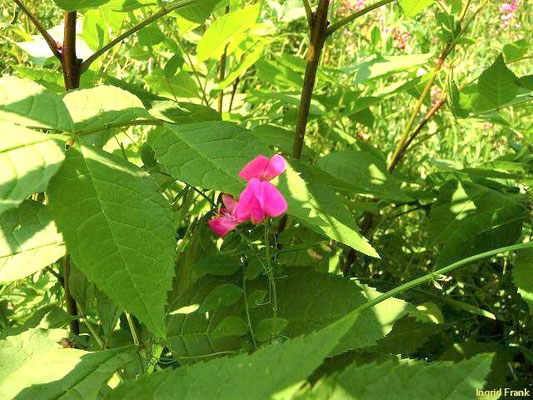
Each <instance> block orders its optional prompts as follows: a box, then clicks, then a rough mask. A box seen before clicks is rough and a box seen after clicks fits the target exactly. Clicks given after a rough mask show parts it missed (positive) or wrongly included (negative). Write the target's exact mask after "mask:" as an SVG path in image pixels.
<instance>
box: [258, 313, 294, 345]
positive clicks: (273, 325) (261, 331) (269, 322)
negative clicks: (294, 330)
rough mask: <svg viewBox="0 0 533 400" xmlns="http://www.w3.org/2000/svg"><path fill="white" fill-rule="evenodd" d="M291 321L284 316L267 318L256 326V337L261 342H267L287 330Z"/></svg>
mask: <svg viewBox="0 0 533 400" xmlns="http://www.w3.org/2000/svg"><path fill="white" fill-rule="evenodd" d="M288 324H289V321H287V320H286V319H283V318H265V319H262V320H260V321H259V323H258V324H257V327H256V328H254V333H255V337H256V339H257V340H259V341H260V342H266V341H268V340H271V339H272V338H274V337H277V336H279V334H280V333H281V332H283V331H284V330H285V328H286V327H287V325H288Z"/></svg>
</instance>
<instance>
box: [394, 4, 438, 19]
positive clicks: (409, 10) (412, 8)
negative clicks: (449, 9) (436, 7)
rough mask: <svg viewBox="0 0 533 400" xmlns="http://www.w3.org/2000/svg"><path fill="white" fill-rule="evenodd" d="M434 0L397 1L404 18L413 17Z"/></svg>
mask: <svg viewBox="0 0 533 400" xmlns="http://www.w3.org/2000/svg"><path fill="white" fill-rule="evenodd" d="M434 1H435V0H398V3H399V4H400V7H402V10H403V12H404V14H405V16H406V17H414V16H415V15H416V14H418V13H419V12H420V11H422V10H423V9H424V8H426V7H427V6H429V5H431V4H433V2H434Z"/></svg>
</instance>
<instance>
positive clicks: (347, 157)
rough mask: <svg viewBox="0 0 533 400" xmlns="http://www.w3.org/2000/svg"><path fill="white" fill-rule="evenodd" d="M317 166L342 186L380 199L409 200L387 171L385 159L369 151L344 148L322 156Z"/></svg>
mask: <svg viewBox="0 0 533 400" xmlns="http://www.w3.org/2000/svg"><path fill="white" fill-rule="evenodd" d="M317 165H318V167H320V168H321V169H322V170H323V171H325V172H327V173H328V174H330V175H331V176H332V177H334V178H335V179H337V180H339V181H340V183H341V186H343V187H344V188H348V189H349V190H353V191H355V192H357V193H363V194H372V195H376V196H378V197H379V198H381V199H387V200H399V201H409V200H411V199H410V197H409V196H407V195H406V194H405V193H403V191H402V189H401V188H400V186H401V182H400V181H399V180H398V179H397V178H396V177H394V176H393V175H391V174H390V173H389V172H388V171H387V166H386V164H385V161H384V160H382V159H380V158H379V157H377V156H376V155H375V154H372V153H370V152H367V151H355V150H345V151H341V152H334V153H330V154H328V155H327V156H325V157H321V158H320V159H319V160H318V162H317Z"/></svg>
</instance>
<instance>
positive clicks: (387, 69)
mask: <svg viewBox="0 0 533 400" xmlns="http://www.w3.org/2000/svg"><path fill="white" fill-rule="evenodd" d="M432 58H433V53H428V54H409V55H404V56H371V57H369V58H367V59H363V60H362V61H361V62H357V63H356V64H354V65H351V66H349V67H347V68H346V69H345V71H346V72H348V73H351V72H355V80H354V83H364V82H366V81H368V80H372V79H377V78H382V77H386V76H388V75H390V74H394V73H397V72H401V71H405V70H409V69H412V68H415V67H417V66H419V65H424V64H426V63H427V62H428V61H429V60H431V59H432ZM359 96H360V94H358V97H359Z"/></svg>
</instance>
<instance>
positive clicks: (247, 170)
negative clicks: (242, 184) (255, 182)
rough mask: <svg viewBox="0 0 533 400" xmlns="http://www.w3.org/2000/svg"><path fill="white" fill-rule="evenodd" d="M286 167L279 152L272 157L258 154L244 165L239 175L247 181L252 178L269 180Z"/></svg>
mask: <svg viewBox="0 0 533 400" xmlns="http://www.w3.org/2000/svg"><path fill="white" fill-rule="evenodd" d="M286 169H287V163H286V162H285V159H284V158H283V157H282V156H280V155H279V154H276V155H275V156H273V157H272V158H268V157H265V156H262V155H259V156H257V157H255V158H254V159H253V160H252V161H250V162H249V163H248V164H246V165H245V166H244V168H243V169H242V170H241V172H239V176H240V177H241V178H242V179H244V180H247V181H249V180H250V179H253V178H257V179H259V180H261V181H270V180H272V179H274V178H275V177H276V176H279V175H281V174H282V173H283V172H285V170H286Z"/></svg>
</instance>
